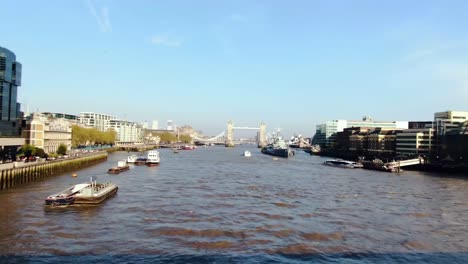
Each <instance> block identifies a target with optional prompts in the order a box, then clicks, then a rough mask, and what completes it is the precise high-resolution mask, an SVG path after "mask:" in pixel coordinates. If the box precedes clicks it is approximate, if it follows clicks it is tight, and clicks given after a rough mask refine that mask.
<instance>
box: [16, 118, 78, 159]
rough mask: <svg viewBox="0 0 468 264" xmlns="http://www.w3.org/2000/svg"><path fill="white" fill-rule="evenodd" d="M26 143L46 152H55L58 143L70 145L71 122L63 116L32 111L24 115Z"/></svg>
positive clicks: (68, 146) (69, 146)
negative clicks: (28, 114) (26, 115)
mask: <svg viewBox="0 0 468 264" xmlns="http://www.w3.org/2000/svg"><path fill="white" fill-rule="evenodd" d="M23 137H24V138H25V139H26V144H30V145H33V146H35V147H38V148H42V149H43V150H44V151H45V152H46V153H55V152H56V151H57V148H58V147H59V146H60V145H62V144H63V145H65V146H66V147H67V149H70V148H71V146H72V141H71V139H72V122H70V121H69V120H68V119H65V118H57V117H53V116H51V115H45V114H40V113H33V114H31V115H30V116H28V117H26V122H25V126H24V128H23Z"/></svg>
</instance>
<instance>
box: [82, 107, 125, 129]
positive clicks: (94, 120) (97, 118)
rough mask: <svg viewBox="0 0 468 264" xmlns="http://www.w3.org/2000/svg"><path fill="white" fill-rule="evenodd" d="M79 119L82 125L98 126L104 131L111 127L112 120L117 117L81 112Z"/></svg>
mask: <svg viewBox="0 0 468 264" xmlns="http://www.w3.org/2000/svg"><path fill="white" fill-rule="evenodd" d="M78 119H79V123H80V124H81V125H82V126H84V127H92V128H96V129H97V130H99V131H103V132H104V131H106V130H107V129H108V128H109V125H110V121H111V120H115V119H117V118H116V117H115V116H111V115H106V114H99V113H93V112H81V113H80V115H79V118H78Z"/></svg>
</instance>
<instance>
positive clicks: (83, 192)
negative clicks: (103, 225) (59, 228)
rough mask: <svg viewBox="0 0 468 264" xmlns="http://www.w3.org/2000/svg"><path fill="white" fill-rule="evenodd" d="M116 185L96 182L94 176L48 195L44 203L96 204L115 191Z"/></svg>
mask: <svg viewBox="0 0 468 264" xmlns="http://www.w3.org/2000/svg"><path fill="white" fill-rule="evenodd" d="M118 189H119V188H118V187H117V185H115V184H113V183H111V182H107V183H97V182H96V177H91V181H90V182H85V183H79V184H76V185H73V186H72V187H70V188H68V189H66V190H63V191H61V192H59V193H56V194H53V195H50V196H48V197H47V198H46V199H45V204H46V205H50V206H67V205H71V204H98V203H101V202H102V201H104V200H105V199H107V198H109V197H110V196H112V195H113V194H115V193H116V192H117V190H118Z"/></svg>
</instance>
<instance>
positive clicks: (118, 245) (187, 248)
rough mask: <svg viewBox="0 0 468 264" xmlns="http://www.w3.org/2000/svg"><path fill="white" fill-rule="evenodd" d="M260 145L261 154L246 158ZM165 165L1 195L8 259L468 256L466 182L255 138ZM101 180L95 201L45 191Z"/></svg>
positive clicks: (1, 235) (85, 173) (91, 172)
mask: <svg viewBox="0 0 468 264" xmlns="http://www.w3.org/2000/svg"><path fill="white" fill-rule="evenodd" d="M244 150H251V152H252V157H243V156H241V154H242V153H243V151H244ZM160 152H161V164H160V166H159V167H146V166H131V169H130V171H126V172H123V173H121V174H119V175H108V174H107V173H106V172H107V169H108V168H110V167H113V166H116V165H117V161H118V160H122V159H126V157H127V156H128V155H130V154H134V153H127V152H117V153H113V154H110V155H109V159H108V161H107V162H104V163H101V164H98V165H95V166H93V167H90V168H87V169H83V170H80V171H77V172H76V173H77V174H78V177H72V176H71V175H72V173H73V172H70V173H67V174H63V175H59V176H55V177H50V178H47V179H45V180H43V181H39V182H34V183H30V184H28V185H24V186H20V187H17V188H15V189H12V190H8V191H4V192H0V223H1V225H0V262H2V263H3V262H7V263H24V262H30V263H35V262H41V263H56V262H81V261H82V262H87V263H102V262H119V263H136V262H139V263H141V262H145V263H163V262H164V263H188V262H190V263H302V262H310V261H313V262H334V263H410V262H411V263H468V181H467V179H468V178H465V177H463V176H454V175H443V174H440V173H438V174H435V173H428V172H416V171H405V172H403V173H400V174H391V173H386V172H378V171H370V170H362V169H341V168H334V167H328V166H324V165H322V163H323V162H324V161H325V160H326V159H327V158H324V157H317V156H310V155H308V154H306V153H304V152H302V151H297V153H296V156H294V157H291V158H289V159H282V158H279V159H277V160H276V159H273V158H272V157H271V156H267V155H263V154H261V153H260V151H259V150H258V149H256V148H253V147H252V146H238V147H235V148H224V147H209V148H198V149H196V150H188V151H180V152H179V153H178V154H174V153H172V151H171V150H169V149H161V150H160ZM91 176H97V178H98V182H107V181H112V182H113V183H116V184H117V185H118V186H119V191H118V193H117V195H115V196H114V197H112V198H110V199H108V200H106V201H105V202H104V203H102V204H100V205H97V206H70V207H67V208H48V207H45V206H44V198H45V197H47V196H48V195H50V194H53V193H56V192H58V191H61V190H63V189H65V188H67V187H69V186H71V185H74V184H77V183H81V182H84V181H87V180H89V178H90V177H91Z"/></svg>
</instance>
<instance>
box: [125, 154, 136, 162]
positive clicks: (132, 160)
mask: <svg viewBox="0 0 468 264" xmlns="http://www.w3.org/2000/svg"><path fill="white" fill-rule="evenodd" d="M137 159H138V156H137V155H131V156H128V158H127V163H135V162H136V161H137Z"/></svg>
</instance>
